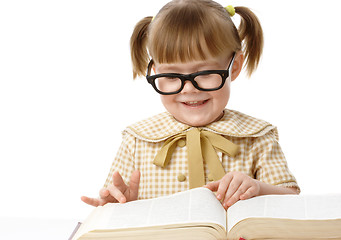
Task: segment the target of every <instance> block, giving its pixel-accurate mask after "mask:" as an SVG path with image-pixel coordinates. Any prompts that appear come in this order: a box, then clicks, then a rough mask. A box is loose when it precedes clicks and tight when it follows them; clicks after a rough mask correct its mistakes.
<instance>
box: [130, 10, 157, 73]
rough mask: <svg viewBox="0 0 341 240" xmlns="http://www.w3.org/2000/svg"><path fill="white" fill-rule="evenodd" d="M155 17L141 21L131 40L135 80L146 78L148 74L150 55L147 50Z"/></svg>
mask: <svg viewBox="0 0 341 240" xmlns="http://www.w3.org/2000/svg"><path fill="white" fill-rule="evenodd" d="M152 19H153V17H145V18H143V19H142V20H141V21H139V22H138V23H137V24H136V26H135V28H134V31H133V34H132V35H131V38H130V54H131V60H132V64H133V78H134V79H135V78H136V77H137V76H144V75H145V73H146V69H147V65H148V61H149V54H148V50H147V42H148V41H147V40H148V36H147V35H148V34H147V33H148V26H149V25H150V23H151V22H152Z"/></svg>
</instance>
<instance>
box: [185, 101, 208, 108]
mask: <svg viewBox="0 0 341 240" xmlns="http://www.w3.org/2000/svg"><path fill="white" fill-rule="evenodd" d="M208 101H209V99H206V100H196V101H186V102H181V104H182V105H183V106H185V107H189V108H201V107H204V106H205V105H206V104H207V102H208Z"/></svg>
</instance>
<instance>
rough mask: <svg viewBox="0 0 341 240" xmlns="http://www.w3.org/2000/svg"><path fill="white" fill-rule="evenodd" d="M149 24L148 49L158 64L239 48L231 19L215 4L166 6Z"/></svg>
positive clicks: (193, 59)
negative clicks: (211, 5) (212, 5)
mask: <svg viewBox="0 0 341 240" xmlns="http://www.w3.org/2000/svg"><path fill="white" fill-rule="evenodd" d="M222 9H223V8H222ZM150 27H151V28H150V32H149V40H148V50H149V54H150V55H151V57H152V58H153V59H154V60H155V61H156V62H158V63H175V62H190V61H198V60H205V59H207V58H209V57H217V56H220V55H222V54H224V53H227V52H231V51H238V50H240V49H241V46H240V40H239V39H236V36H237V37H238V32H237V29H236V28H235V26H234V24H233V22H232V21H231V19H230V17H229V16H228V14H227V12H226V11H225V10H221V11H219V10H217V8H216V6H214V8H213V7H210V6H206V5H205V6H201V5H200V4H191V5H187V6H186V7H184V6H183V5H182V4H177V5H175V6H171V7H170V6H168V5H166V6H165V7H164V8H163V9H161V11H160V13H159V14H158V15H157V16H156V18H155V19H154V21H153V22H152V23H151V26H150Z"/></svg>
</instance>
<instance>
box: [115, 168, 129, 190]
mask: <svg viewBox="0 0 341 240" xmlns="http://www.w3.org/2000/svg"><path fill="white" fill-rule="evenodd" d="M112 182H113V185H114V186H115V187H117V188H118V189H119V190H120V191H121V192H125V191H126V189H127V188H128V186H127V185H126V184H125V183H124V180H123V178H122V176H121V174H120V173H119V172H117V171H115V172H114V173H113V175H112Z"/></svg>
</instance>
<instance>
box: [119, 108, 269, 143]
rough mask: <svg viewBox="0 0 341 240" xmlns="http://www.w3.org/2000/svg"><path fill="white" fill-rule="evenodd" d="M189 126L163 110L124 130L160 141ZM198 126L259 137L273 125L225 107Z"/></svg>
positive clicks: (224, 133) (151, 140) (210, 129)
mask: <svg viewBox="0 0 341 240" xmlns="http://www.w3.org/2000/svg"><path fill="white" fill-rule="evenodd" d="M191 128H193V127H192V126H189V125H186V124H183V123H181V122H179V121H177V120H176V119H175V118H174V117H173V116H172V115H171V114H170V113H168V112H164V113H161V114H158V115H156V116H153V117H151V118H147V119H145V120H142V121H139V122H137V123H135V124H133V125H130V126H129V127H127V128H126V129H125V130H124V131H125V132H128V133H131V134H133V135H134V136H135V137H137V138H139V139H142V140H145V141H150V142H160V141H163V140H166V139H167V138H169V137H171V136H174V135H176V134H178V133H181V132H185V131H188V130H190V129H191ZM200 128H202V129H205V130H208V131H211V132H215V133H219V134H221V135H225V136H232V137H259V136H262V135H264V134H266V133H267V132H269V131H270V130H272V129H274V128H275V126H273V125H271V124H270V123H268V122H266V121H263V120H260V119H257V118H254V117H251V116H248V115H246V114H243V113H240V112H238V111H235V110H228V109H225V110H224V115H223V117H222V118H221V119H220V120H219V121H216V122H213V123H211V124H209V125H207V126H204V127H200Z"/></svg>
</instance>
